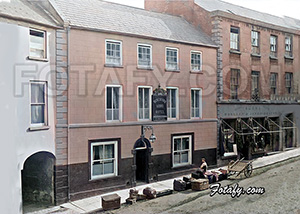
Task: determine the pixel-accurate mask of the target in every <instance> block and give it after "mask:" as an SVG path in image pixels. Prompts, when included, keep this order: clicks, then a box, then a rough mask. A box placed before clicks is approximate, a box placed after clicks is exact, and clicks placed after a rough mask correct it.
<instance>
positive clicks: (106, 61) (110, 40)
mask: <svg viewBox="0 0 300 214" xmlns="http://www.w3.org/2000/svg"><path fill="white" fill-rule="evenodd" d="M107 43H115V44H116V43H119V45H120V63H111V62H108V60H107ZM105 65H108V66H122V65H123V44H122V41H120V40H113V39H106V40H105Z"/></svg>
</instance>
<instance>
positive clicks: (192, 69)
mask: <svg viewBox="0 0 300 214" xmlns="http://www.w3.org/2000/svg"><path fill="white" fill-rule="evenodd" d="M193 54H200V69H194V68H193V64H192V55H193ZM190 57H191V58H190V62H191V71H193V72H201V71H202V64H203V63H202V52H201V51H193V50H192V51H191V55H190Z"/></svg>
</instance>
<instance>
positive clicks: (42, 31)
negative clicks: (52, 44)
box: [29, 28, 47, 60]
mask: <svg viewBox="0 0 300 214" xmlns="http://www.w3.org/2000/svg"><path fill="white" fill-rule="evenodd" d="M31 31H35V32H38V33H43V34H44V42H43V44H44V47H43V51H44V55H43V57H37V56H32V55H31V49H32V46H31V45H32V44H31ZM29 58H30V59H37V60H46V59H47V31H45V30H38V29H34V28H29Z"/></svg>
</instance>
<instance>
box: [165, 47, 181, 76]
mask: <svg viewBox="0 0 300 214" xmlns="http://www.w3.org/2000/svg"><path fill="white" fill-rule="evenodd" d="M178 69H179V66H178V49H177V48H166V70H171V71H176V70H178Z"/></svg>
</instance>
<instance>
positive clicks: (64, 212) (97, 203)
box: [30, 148, 300, 214]
mask: <svg viewBox="0 0 300 214" xmlns="http://www.w3.org/2000/svg"><path fill="white" fill-rule="evenodd" d="M298 156H300V148H295V149H292V150H287V151H284V152H280V153H275V154H273V155H270V156H264V157H260V158H257V159H255V160H254V161H253V169H254V170H255V169H259V168H262V167H266V166H269V165H273V164H276V163H279V162H282V161H286V160H288V159H291V158H295V157H298ZM222 168H226V167H222ZM218 169H219V168H218ZM209 170H214V169H209ZM179 178H182V176H180V177H178V179H179ZM173 181H174V178H173V179H169V180H164V181H158V182H155V183H151V184H145V185H140V186H137V187H135V188H136V189H137V190H139V193H142V191H143V189H144V188H146V187H151V188H154V189H155V190H156V191H162V190H167V189H173ZM130 189H131V188H129V189H124V190H119V191H114V192H109V193H106V194H102V195H98V196H94V197H89V198H84V199H81V200H77V201H72V202H68V203H65V204H62V205H60V206H56V207H52V208H50V209H44V210H40V211H36V212H32V213H30V214H46V213H55V214H60V213H61V214H79V213H90V212H95V211H97V210H101V208H102V204H101V197H102V196H105V195H110V194H113V193H116V194H118V195H119V196H120V197H121V203H125V202H126V199H127V198H128V196H129V190H130Z"/></svg>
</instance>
